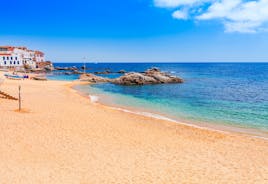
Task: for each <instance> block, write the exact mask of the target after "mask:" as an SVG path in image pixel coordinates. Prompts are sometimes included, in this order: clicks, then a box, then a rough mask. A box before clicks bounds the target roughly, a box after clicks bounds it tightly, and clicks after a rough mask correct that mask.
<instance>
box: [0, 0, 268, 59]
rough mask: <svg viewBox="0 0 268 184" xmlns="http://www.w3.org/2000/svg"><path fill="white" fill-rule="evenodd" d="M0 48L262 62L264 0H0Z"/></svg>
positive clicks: (61, 54)
mask: <svg viewBox="0 0 268 184" xmlns="http://www.w3.org/2000/svg"><path fill="white" fill-rule="evenodd" d="M0 7H1V11H0V15H1V17H2V19H1V26H0V27H1V29H0V45H14V46H22V45H23V46H27V47H29V48H31V49H39V50H42V51H44V52H45V54H46V58H47V59H48V60H51V61H53V62H81V61H82V58H84V57H86V58H87V59H86V60H87V62H267V61H268V50H267V48H268V0H113V1H111V0H95V1H93V0H76V1H74V0H65V1H60V0H58V1H55V0H39V1H36V0H23V1H21V0H9V1H6V0H0Z"/></svg>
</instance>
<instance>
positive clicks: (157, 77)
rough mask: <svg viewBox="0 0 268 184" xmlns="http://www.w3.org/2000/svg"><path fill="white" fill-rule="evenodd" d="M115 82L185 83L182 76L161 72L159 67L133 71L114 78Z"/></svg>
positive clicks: (127, 83)
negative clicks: (140, 71)
mask: <svg viewBox="0 0 268 184" xmlns="http://www.w3.org/2000/svg"><path fill="white" fill-rule="evenodd" d="M112 82H113V83H114V84H119V85H146V84H167V83H183V80H182V79H181V78H178V77H176V76H172V75H170V74H168V73H164V72H161V71H160V70H159V69H158V68H152V69H149V70H147V71H145V72H143V73H137V72H131V73H126V74H125V75H123V76H121V77H119V78H117V79H114V80H113V81H112Z"/></svg>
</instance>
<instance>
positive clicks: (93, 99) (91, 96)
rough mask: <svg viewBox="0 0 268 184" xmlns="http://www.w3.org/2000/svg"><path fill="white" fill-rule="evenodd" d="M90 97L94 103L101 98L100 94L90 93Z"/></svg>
mask: <svg viewBox="0 0 268 184" xmlns="http://www.w3.org/2000/svg"><path fill="white" fill-rule="evenodd" d="M89 99H90V101H91V102H92V103H97V102H98V101H99V99H100V98H99V97H98V96H94V95H89Z"/></svg>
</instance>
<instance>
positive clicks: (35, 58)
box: [0, 46, 45, 68]
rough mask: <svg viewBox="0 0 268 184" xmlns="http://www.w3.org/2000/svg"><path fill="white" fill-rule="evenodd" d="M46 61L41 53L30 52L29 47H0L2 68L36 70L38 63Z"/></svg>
mask: <svg viewBox="0 0 268 184" xmlns="http://www.w3.org/2000/svg"><path fill="white" fill-rule="evenodd" d="M43 61H45V57H44V53H43V52H41V51H34V50H28V49H27V47H13V46H0V67H23V66H25V65H27V66H29V67H31V68H36V66H37V64H36V62H43Z"/></svg>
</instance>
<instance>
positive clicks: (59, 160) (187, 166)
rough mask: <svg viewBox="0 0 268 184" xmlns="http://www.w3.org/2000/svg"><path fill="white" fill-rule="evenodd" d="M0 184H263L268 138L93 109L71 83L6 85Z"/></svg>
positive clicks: (0, 108)
mask: <svg viewBox="0 0 268 184" xmlns="http://www.w3.org/2000/svg"><path fill="white" fill-rule="evenodd" d="M19 84H20V85H21V86H22V99H23V101H22V107H23V110H22V112H18V111H16V110H17V109H18V102H17V101H10V100H6V99H1V98H0V131H1V134H0V136H1V137H0V183H12V184H14V183H64V184H67V183H83V184H85V183H159V184H160V183H161V184H162V183H174V184H178V183H243V184H245V183H268V156H267V155H268V140H265V139H260V138H256V137H251V136H249V135H243V134H239V133H223V132H222V133H221V132H217V131H212V130H205V129H198V128H194V127H191V126H185V125H180V124H176V123H172V122H168V121H164V120H157V119H154V118H149V117H143V116H139V115H135V114H130V113H126V112H122V111H118V110H114V109H111V108H109V107H105V106H103V105H100V104H94V103H91V102H90V100H88V99H86V98H85V97H83V96H81V95H79V94H78V93H77V92H76V91H75V90H73V89H71V88H70V86H71V85H72V84H73V83H72V82H61V81H32V80H24V81H13V80H7V79H6V80H5V81H4V83H3V85H2V86H1V90H3V91H5V92H8V93H9V94H11V95H14V96H17V93H18V90H17V89H18V85H19Z"/></svg>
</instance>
